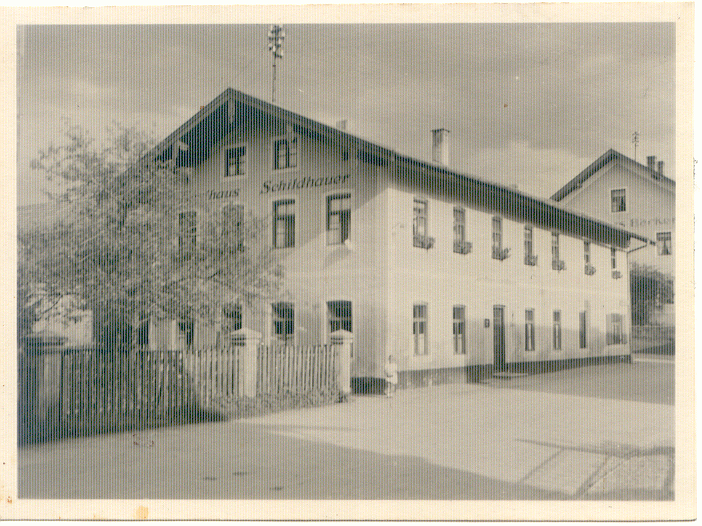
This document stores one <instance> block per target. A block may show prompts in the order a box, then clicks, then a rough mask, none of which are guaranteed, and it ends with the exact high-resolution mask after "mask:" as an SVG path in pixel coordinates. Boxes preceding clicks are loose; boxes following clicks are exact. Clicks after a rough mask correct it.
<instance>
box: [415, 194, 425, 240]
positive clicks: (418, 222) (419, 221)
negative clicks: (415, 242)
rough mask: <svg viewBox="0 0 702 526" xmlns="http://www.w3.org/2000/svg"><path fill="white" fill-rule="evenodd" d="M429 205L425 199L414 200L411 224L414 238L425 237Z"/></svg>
mask: <svg viewBox="0 0 702 526" xmlns="http://www.w3.org/2000/svg"><path fill="white" fill-rule="evenodd" d="M428 215H429V203H428V202H427V200H426V199H418V198H416V197H415V198H414V219H413V222H412V234H413V235H414V237H415V238H416V237H418V236H421V237H426V235H427V231H428V229H427V226H428V225H427V223H428V221H429V218H428Z"/></svg>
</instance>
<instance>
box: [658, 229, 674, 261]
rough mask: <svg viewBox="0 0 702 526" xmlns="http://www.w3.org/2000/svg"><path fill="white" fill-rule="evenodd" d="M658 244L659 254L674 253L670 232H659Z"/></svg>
mask: <svg viewBox="0 0 702 526" xmlns="http://www.w3.org/2000/svg"><path fill="white" fill-rule="evenodd" d="M656 245H658V255H659V256H670V255H671V254H672V253H673V244H672V239H671V236H670V232H658V233H657V234H656Z"/></svg>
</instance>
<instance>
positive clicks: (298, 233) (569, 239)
mask: <svg viewBox="0 0 702 526" xmlns="http://www.w3.org/2000/svg"><path fill="white" fill-rule="evenodd" d="M448 137H449V135H448V132H447V131H446V130H436V131H435V133H434V135H433V150H434V159H435V160H434V161H433V162H424V161H421V160H418V159H414V158H411V157H407V156H404V155H402V154H400V153H398V152H395V151H393V150H390V149H388V148H386V147H383V146H381V145H378V144H375V143H373V142H370V141H366V140H364V139H361V138H359V137H356V136H354V135H352V134H350V133H348V132H346V131H344V130H340V129H337V128H333V127H330V126H327V125H324V124H322V123H319V122H316V121H314V120H311V119H308V118H306V117H303V116H301V115H298V114H295V113H293V112H290V111H287V110H284V109H282V108H280V107H277V106H275V105H272V104H270V103H267V102H264V101H262V100H260V99H257V98H254V97H251V96H248V95H245V94H243V93H241V92H238V91H235V90H231V89H229V90H226V91H225V92H224V93H222V94H221V95H220V96H218V97H217V98H216V99H214V100H213V101H212V102H211V103H210V104H208V105H207V106H205V107H203V108H202V109H201V110H200V111H199V112H198V113H197V114H196V115H195V116H194V117H193V118H191V119H190V120H188V121H187V122H186V123H185V124H184V125H183V126H181V127H179V128H178V129H177V130H175V131H174V132H173V133H172V134H171V135H170V136H169V137H168V138H166V139H165V140H164V141H163V142H162V143H160V145H159V146H158V147H157V149H156V155H157V156H159V157H160V158H162V159H173V158H174V157H175V160H176V162H177V163H178V164H180V165H184V166H190V167H191V168H192V175H191V176H190V178H189V185H190V188H191V191H192V192H193V194H194V195H195V197H196V198H197V199H198V200H199V202H200V203H201V204H202V206H203V208H204V207H205V205H211V204H213V203H217V204H218V206H221V207H222V210H223V211H225V210H228V209H229V208H228V207H232V206H239V207H243V208H245V209H246V210H250V211H252V212H253V213H254V214H257V215H261V216H268V217H271V218H272V220H271V232H270V243H271V245H272V246H273V247H274V248H273V250H275V251H277V252H278V254H279V256H280V259H281V262H282V265H283V267H284V269H285V276H286V280H285V289H286V291H285V293H284V294H282V295H281V296H280V298H277V299H276V300H275V301H272V302H270V303H267V304H259V305H256V306H255V307H254V308H253V309H246V308H243V307H241V306H238V305H237V304H236V303H234V305H233V306H232V305H229V306H228V307H227V309H226V311H223V312H222V317H221V318H222V319H221V322H218V323H216V324H214V325H207V324H205V323H197V324H196V325H195V328H194V331H193V332H192V333H191V332H190V330H189V329H186V330H188V332H189V334H184V332H183V327H184V324H183V323H179V322H178V321H176V320H174V321H172V322H168V323H165V324H162V325H161V326H160V327H158V328H157V330H153V331H151V334H152V335H154V337H153V338H151V340H152V341H151V342H150V345H151V346H152V348H154V349H166V348H169V349H172V348H183V347H184V346H185V345H186V343H187V341H188V340H191V341H192V344H193V345H194V347H196V348H197V347H200V346H206V345H211V344H213V343H216V342H222V341H226V336H227V333H228V332H231V331H233V330H236V329H238V328H240V327H247V328H250V329H253V330H255V331H257V332H260V333H261V334H262V335H263V341H264V342H265V343H292V344H319V343H327V342H329V340H330V334H331V333H332V332H334V331H336V330H338V329H345V330H348V331H350V332H352V333H353V337H354V352H353V363H352V375H353V376H354V377H363V378H379V377H382V367H383V363H384V361H385V359H386V356H387V355H388V354H392V355H393V356H395V357H396V360H397V362H398V365H399V370H400V377H401V381H410V382H421V381H423V380H424V379H423V378H422V377H435V376H440V375H462V376H463V377H465V374H466V371H467V370H468V369H477V368H487V369H493V370H504V369H506V368H507V367H508V366H511V367H514V368H516V367H524V366H526V365H529V364H533V365H536V364H548V363H551V362H554V361H574V362H589V361H595V360H609V359H627V358H628V357H629V356H630V348H629V341H628V335H629V333H630V326H629V325H630V312H629V305H630V296H629V279H628V273H627V272H626V269H627V266H628V261H627V249H629V248H630V247H631V245H630V240H631V239H638V240H640V242H643V243H645V242H647V240H646V238H645V237H644V236H642V235H639V234H636V233H632V232H630V231H628V230H627V229H625V228H622V227H621V226H616V225H612V224H609V223H608V222H605V221H602V220H598V219H594V218H591V217H588V216H585V215H583V214H579V213H576V212H573V211H570V210H567V209H565V208H564V207H562V206H560V205H559V204H556V203H554V202H551V201H547V200H542V199H537V198H535V197H532V196H529V195H526V194H524V193H522V192H520V191H517V190H515V189H513V188H508V187H506V186H502V185H500V184H496V183H494V182H490V181H487V180H483V179H480V178H477V177H474V176H471V175H467V174H462V173H458V172H456V171H454V170H452V169H450V167H449V166H447V165H446V164H445V163H446V160H447V158H448V156H447V153H448V152H447V150H446V148H447V147H448ZM431 140H432V137H431V136H430V135H429V130H427V147H428V148H429V146H430V145H431V144H432V143H431ZM197 218H198V210H197V209H195V210H193V211H192V212H190V214H189V215H188V217H184V218H182V219H183V221H179V223H180V224H182V225H185V226H186V227H187V228H188V233H187V235H192V234H193V232H196V231H197V228H196V227H195V228H193V224H195V225H196V224H197ZM233 300H234V302H235V301H236V299H235V298H234V299H233ZM193 333H194V334H193Z"/></svg>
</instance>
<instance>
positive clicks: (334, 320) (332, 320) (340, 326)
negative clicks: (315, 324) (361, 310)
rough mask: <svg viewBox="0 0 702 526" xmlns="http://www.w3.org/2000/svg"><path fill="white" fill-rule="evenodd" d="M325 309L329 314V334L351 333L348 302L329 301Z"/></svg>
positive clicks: (349, 304) (349, 305)
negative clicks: (342, 331)
mask: <svg viewBox="0 0 702 526" xmlns="http://www.w3.org/2000/svg"><path fill="white" fill-rule="evenodd" d="M327 309H328V313H329V333H333V332H336V331H338V330H344V331H348V332H352V331H351V329H352V325H351V302H350V301H330V302H328V303H327Z"/></svg>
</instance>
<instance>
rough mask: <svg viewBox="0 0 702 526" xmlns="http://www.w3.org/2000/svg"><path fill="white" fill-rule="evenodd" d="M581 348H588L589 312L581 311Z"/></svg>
mask: <svg viewBox="0 0 702 526" xmlns="http://www.w3.org/2000/svg"><path fill="white" fill-rule="evenodd" d="M580 348H581V349H586V348H587V311H585V310H583V311H580Z"/></svg>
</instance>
